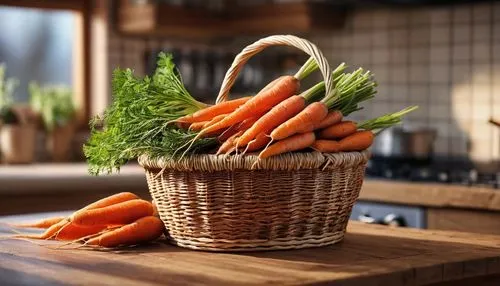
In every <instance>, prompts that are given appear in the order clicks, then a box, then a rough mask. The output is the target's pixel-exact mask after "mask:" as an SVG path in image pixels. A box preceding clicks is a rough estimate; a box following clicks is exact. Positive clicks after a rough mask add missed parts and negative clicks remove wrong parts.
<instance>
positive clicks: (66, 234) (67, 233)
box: [54, 223, 108, 241]
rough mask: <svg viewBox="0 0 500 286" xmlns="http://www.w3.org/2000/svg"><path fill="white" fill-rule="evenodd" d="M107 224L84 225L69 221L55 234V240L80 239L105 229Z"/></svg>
mask: <svg viewBox="0 0 500 286" xmlns="http://www.w3.org/2000/svg"><path fill="white" fill-rule="evenodd" d="M107 228H108V226H106V225H92V226H82V225H77V224H74V223H69V224H67V225H65V226H64V227H62V228H61V229H60V230H59V231H58V232H57V233H56V235H55V236H54V239H55V240H62V241H69V240H75V239H80V238H82V237H86V236H89V235H92V234H97V233H99V232H101V231H103V230H105V229H107Z"/></svg>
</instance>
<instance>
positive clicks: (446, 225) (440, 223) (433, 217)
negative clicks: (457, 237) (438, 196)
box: [427, 209, 500, 234]
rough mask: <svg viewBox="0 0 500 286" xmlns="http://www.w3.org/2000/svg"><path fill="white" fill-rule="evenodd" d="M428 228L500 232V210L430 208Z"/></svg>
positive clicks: (489, 232)
mask: <svg viewBox="0 0 500 286" xmlns="http://www.w3.org/2000/svg"><path fill="white" fill-rule="evenodd" d="M427 228H429V229H439V230H453V231H465V232H477V233H487V234H500V212H487V211H477V210H457V209H429V210H428V211H427Z"/></svg>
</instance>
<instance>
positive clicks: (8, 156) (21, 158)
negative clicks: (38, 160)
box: [0, 124, 36, 164]
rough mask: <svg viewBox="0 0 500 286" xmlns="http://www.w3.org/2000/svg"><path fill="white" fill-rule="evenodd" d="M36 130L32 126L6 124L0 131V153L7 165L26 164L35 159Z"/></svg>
mask: <svg viewBox="0 0 500 286" xmlns="http://www.w3.org/2000/svg"><path fill="white" fill-rule="evenodd" d="M35 135H36V128H35V125H33V124H19V125H17V124H15V125H14V124H6V125H3V126H2V128H1V130H0V151H1V153H2V157H3V161H4V162H5V163H8V164H26V163H31V162H33V159H34V157H35Z"/></svg>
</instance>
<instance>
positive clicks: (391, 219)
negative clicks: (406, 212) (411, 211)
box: [384, 214, 406, 227]
mask: <svg viewBox="0 0 500 286" xmlns="http://www.w3.org/2000/svg"><path fill="white" fill-rule="evenodd" d="M384 224H386V225H388V226H399V227H402V226H403V227H404V226H406V220H405V219H404V218H403V217H402V216H400V215H396V214H388V215H386V216H385V217H384Z"/></svg>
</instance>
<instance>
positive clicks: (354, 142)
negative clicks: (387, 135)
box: [339, 130, 375, 152]
mask: <svg viewBox="0 0 500 286" xmlns="http://www.w3.org/2000/svg"><path fill="white" fill-rule="evenodd" d="M374 137H375V136H374V135H373V132H372V131H369V130H363V131H357V132H356V133H354V134H351V135H349V136H347V137H345V138H344V139H342V140H340V141H339V146H340V150H342V151H346V152H349V151H363V150H366V149H368V147H370V146H371V145H372V144H373V139H374Z"/></svg>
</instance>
